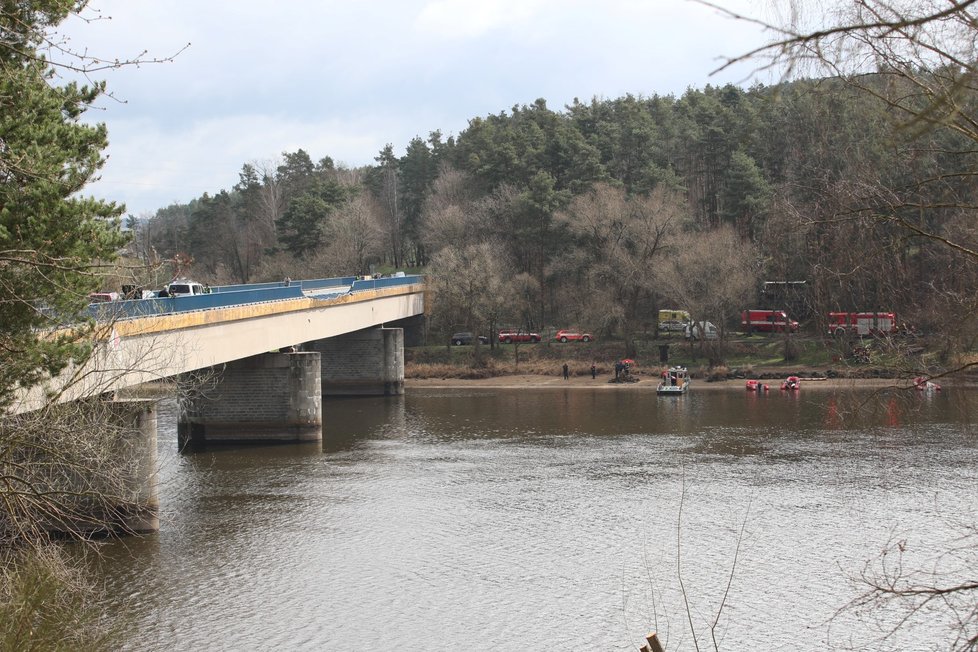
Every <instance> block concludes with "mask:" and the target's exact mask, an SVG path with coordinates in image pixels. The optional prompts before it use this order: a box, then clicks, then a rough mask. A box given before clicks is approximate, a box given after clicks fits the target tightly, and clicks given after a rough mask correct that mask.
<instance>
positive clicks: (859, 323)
mask: <svg viewBox="0 0 978 652" xmlns="http://www.w3.org/2000/svg"><path fill="white" fill-rule="evenodd" d="M896 331H897V320H896V315H895V314H894V313H892V312H830V313H829V335H832V336H835V337H845V336H846V335H859V336H860V337H863V336H866V335H892V334H893V333H896Z"/></svg>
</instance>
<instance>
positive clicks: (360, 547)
mask: <svg viewBox="0 0 978 652" xmlns="http://www.w3.org/2000/svg"><path fill="white" fill-rule="evenodd" d="M407 391H408V393H407V395H406V396H403V397H397V398H387V399H346V400H331V401H327V402H326V403H325V410H324V412H325V415H326V421H327V424H326V427H325V431H324V442H323V444H322V445H318V444H316V445H297V446H268V447H245V448H232V449H220V450H212V451H206V452H201V453H195V454H192V455H180V454H178V453H177V452H176V413H175V410H176V408H175V404H174V402H173V401H172V400H164V401H162V402H161V405H160V411H159V414H160V418H159V441H160V460H161V490H160V499H161V503H162V507H163V517H162V526H161V530H160V532H159V534H158V535H154V536H149V537H145V538H142V539H128V540H124V541H118V542H112V543H109V544H104V545H102V546H101V556H100V560H99V562H98V564H99V568H100V571H99V572H100V573H101V577H102V578H103V579H104V582H105V583H106V585H107V586H108V588H109V589H110V593H111V594H112V595H113V596H114V597H113V598H112V599H113V600H115V603H114V604H113V605H111V607H112V608H113V609H114V610H115V611H116V612H117V613H125V614H127V618H128V620H129V624H128V625H127V633H128V634H127V635H128V639H127V642H126V644H125V647H126V649H133V650H135V649H139V650H205V649H206V650H341V651H347V650H349V651H359V650H363V651H369V650H381V649H392V650H397V651H398V652H407V651H413V650H419V651H420V650H446V651H448V650H460V649H484V650H513V651H523V650H544V649H554V650H632V651H634V650H637V649H638V646H639V645H640V644H641V642H642V639H643V637H644V635H645V634H646V633H648V632H650V631H658V632H659V634H660V637H661V638H662V639H663V641H664V642H665V644H666V649H667V650H668V651H669V652H676V651H679V650H693V649H696V645H695V643H694V636H695V641H696V642H697V643H698V644H699V647H700V649H713V647H714V643H713V640H714V637H715V639H716V642H717V644H718V646H719V648H720V649H726V650H792V651H795V650H825V649H873V650H875V649H881V650H895V649H916V650H922V649H946V648H947V644H946V641H947V640H948V638H947V637H948V622H947V620H946V619H945V618H943V617H942V616H940V615H934V614H925V617H922V618H920V619H919V620H914V621H912V622H911V624H910V625H909V626H908V627H906V628H904V629H903V630H901V631H899V632H898V633H897V634H896V635H895V636H894V637H892V638H889V639H884V638H882V637H883V636H884V635H885V634H886V633H887V632H888V631H889V630H890V628H891V626H892V624H893V622H894V619H895V618H898V617H899V616H901V615H902V610H900V609H896V610H893V611H888V610H878V609H871V610H855V609H842V608H843V607H845V605H846V604H847V603H849V602H850V601H851V600H852V599H853V598H854V597H856V596H857V595H859V593H860V592H862V591H863V590H864V589H865V587H864V586H863V585H861V584H860V583H859V582H858V581H856V580H855V578H857V577H858V576H859V574H860V572H861V571H862V570H863V569H864V567H865V566H866V564H869V565H870V566H869V567H870V568H874V567H878V564H877V563H876V561H877V560H878V558H879V556H880V554H881V552H882V551H883V550H884V548H885V547H886V546H887V545H888V544H891V543H895V542H902V546H903V548H904V553H903V554H904V555H905V556H906V559H905V562H906V564H907V566H908V567H914V566H923V565H925V564H926V563H927V560H929V559H931V557H932V556H933V555H934V554H935V553H936V552H937V551H940V550H942V549H944V548H946V547H948V546H949V541H952V540H953V539H955V538H956V537H958V536H959V535H960V534H961V528H962V527H963V526H966V525H970V524H972V523H973V522H975V521H974V516H975V514H976V513H978V491H976V490H975V489H976V483H975V479H976V477H978V434H976V430H975V428H974V427H972V426H971V425H970V424H971V422H972V416H973V415H974V414H975V408H976V407H978V404H976V399H978V397H976V396H974V395H972V394H969V393H967V392H966V391H965V390H961V391H957V392H955V391H954V390H953V389H952V390H949V391H945V392H942V393H939V394H933V395H919V394H910V395H907V394H902V395H899V396H896V397H891V398H888V397H885V396H876V395H873V394H871V393H870V392H854V391H853V390H849V391H846V392H842V391H841V390H840V391H839V393H836V391H834V390H829V389H824V388H820V387H815V386H814V384H812V385H810V386H808V387H806V388H803V389H802V391H801V392H798V393H782V392H779V391H777V390H776V389H775V390H773V391H771V392H769V393H767V394H760V395H756V394H753V393H748V392H744V391H742V390H739V389H733V388H731V389H724V390H715V389H710V388H706V387H703V386H700V387H697V386H696V385H694V387H693V389H692V390H691V392H690V394H688V395H687V396H684V397H679V398H661V399H660V398H657V397H656V396H655V394H654V391H648V390H644V391H643V389H642V388H621V389H620V391H618V390H617V388H569V389H564V388H556V389H555V388H539V389H523V390H515V389H489V388H484V389H444V390H441V389H430V388H426V389H417V388H408V390H407ZM856 407H859V409H858V410H855V408H856ZM888 559H890V560H892V559H893V556H892V553H891V556H889V557H888ZM840 609H841V611H840ZM690 621H691V623H692V624H690ZM901 646H904V647H901Z"/></svg>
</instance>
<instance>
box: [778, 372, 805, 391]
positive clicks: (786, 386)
mask: <svg viewBox="0 0 978 652" xmlns="http://www.w3.org/2000/svg"><path fill="white" fill-rule="evenodd" d="M781 389H783V390H784V391H786V392H791V391H795V390H799V389H801V378H799V377H798V376H788V377H787V378H786V379H785V380H784V381H783V382H782V383H781Z"/></svg>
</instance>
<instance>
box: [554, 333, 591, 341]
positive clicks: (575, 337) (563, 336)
mask: <svg viewBox="0 0 978 652" xmlns="http://www.w3.org/2000/svg"><path fill="white" fill-rule="evenodd" d="M593 339H594V338H593V337H592V336H591V334H590V333H580V332H578V331H568V330H559V331H557V334H556V335H554V340H555V341H557V342H590V341H591V340H593Z"/></svg>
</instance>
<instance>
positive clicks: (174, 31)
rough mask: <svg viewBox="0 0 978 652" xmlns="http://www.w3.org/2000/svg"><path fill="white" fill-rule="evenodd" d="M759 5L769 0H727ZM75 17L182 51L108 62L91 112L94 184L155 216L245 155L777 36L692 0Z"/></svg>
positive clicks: (264, 155) (323, 1)
mask: <svg viewBox="0 0 978 652" xmlns="http://www.w3.org/2000/svg"><path fill="white" fill-rule="evenodd" d="M716 2H717V4H721V5H723V6H726V7H732V8H739V9H741V10H742V11H744V12H745V13H748V14H751V15H755V16H757V15H759V14H758V12H759V11H760V10H761V6H762V5H763V4H765V3H763V2H760V1H754V2H752V1H751V0H716ZM93 10H97V11H98V12H100V14H101V15H102V16H103V17H106V19H104V20H98V21H94V22H92V21H89V22H82V21H80V20H78V19H75V18H72V19H70V20H69V21H68V22H66V23H65V24H63V25H62V28H63V29H62V31H63V32H65V33H66V34H68V35H69V36H70V39H71V44H72V45H73V46H74V48H75V49H76V50H88V51H89V52H91V53H92V54H95V55H98V56H102V57H107V58H112V59H116V58H118V59H126V58H130V57H135V56H137V55H139V54H140V53H141V52H143V51H144V50H146V51H148V55H147V56H149V57H166V56H167V55H170V54H172V53H174V52H177V51H179V50H180V49H181V48H183V46H184V45H186V44H188V43H189V44H190V45H189V46H188V47H187V48H186V49H185V50H183V51H182V52H181V53H180V54H179V55H178V56H177V57H176V59H175V60H174V61H172V62H169V63H161V64H149V65H142V66H139V67H130V68H125V69H123V70H119V71H108V72H104V73H99V74H98V75H97V78H99V79H104V80H106V82H107V83H108V85H109V90H110V91H111V92H112V93H114V94H115V96H116V97H117V98H118V100H119V101H112V100H107V99H106V100H102V101H101V102H100V103H99V107H100V108H99V110H96V111H92V112H90V115H89V119H92V120H95V121H99V122H105V123H106V124H107V126H108V129H109V138H110V141H111V142H110V146H109V149H108V152H107V153H108V155H109V161H108V163H107V164H106V167H105V169H104V171H103V174H102V179H101V181H99V182H97V183H96V184H93V185H91V186H90V187H89V188H88V191H87V192H88V193H90V194H94V195H96V196H98V197H101V198H105V199H111V200H116V201H121V202H124V203H125V204H126V206H127V212H128V213H129V214H133V215H137V216H139V217H144V216H149V215H151V214H153V213H154V212H155V211H156V209H158V208H161V207H164V206H167V205H170V204H172V203H186V202H188V201H190V200H191V199H193V198H195V197H198V196H200V195H201V194H203V193H204V192H210V193H214V192H218V191H220V190H222V189H230V188H231V186H233V185H234V184H235V183H236V182H237V179H238V172H239V171H240V170H241V166H242V165H243V164H244V163H248V162H254V161H259V162H266V161H275V160H277V159H278V158H279V157H280V156H281V154H282V153H283V152H286V151H288V152H292V151H295V150H297V149H299V148H302V149H305V150H306V151H307V152H309V154H310V156H311V157H312V158H313V160H319V159H320V158H322V157H324V156H330V157H332V158H333V160H334V161H336V162H337V163H345V164H347V165H350V166H355V165H363V164H367V163H372V162H373V158H374V156H376V155H377V153H378V152H379V151H380V149H381V148H382V147H384V145H385V144H386V143H391V144H392V145H393V146H394V151H395V152H396V153H397V154H398V155H401V154H403V153H404V149H405V147H406V146H407V144H408V142H409V141H410V140H411V138H413V137H414V136H422V137H427V135H428V133H429V132H431V131H434V130H436V129H438V130H441V132H442V133H443V134H444V135H445V136H448V135H453V134H458V133H460V132H461V131H462V130H464V129H465V127H466V126H467V124H468V120H470V119H471V118H473V117H476V116H485V115H488V114H493V113H499V112H502V111H507V112H508V111H509V110H510V109H511V108H512V107H513V106H514V105H522V104H529V103H531V102H533V101H534V100H536V99H537V98H543V99H545V100H546V101H547V105H548V106H549V107H550V108H551V109H553V110H558V111H559V110H562V109H563V107H564V106H565V105H566V104H568V103H570V102H572V101H573V99H574V98H575V97H576V98H580V99H581V100H582V101H588V100H590V99H591V98H592V97H598V98H601V99H612V98H616V97H620V96H622V95H624V94H626V93H631V94H633V95H645V96H648V95H653V94H659V95H667V94H673V95H681V94H682V93H683V91H685V90H686V89H687V88H690V87H692V88H702V87H703V86H705V85H706V84H724V83H727V82H733V83H741V84H747V83H749V80H748V79H747V78H746V75H747V72H748V71H747V70H745V69H744V68H740V69H734V70H730V71H726V72H724V73H722V74H719V75H714V76H710V72H711V71H713V70H714V69H715V68H717V66H718V65H719V64H720V62H721V61H722V60H723V57H725V56H731V55H737V54H741V53H743V52H745V51H747V50H749V49H751V48H753V47H756V46H757V45H759V44H760V43H761V42H763V40H764V38H765V36H764V34H763V33H762V32H761V31H760V30H759V29H757V28H755V27H753V26H751V25H749V24H748V23H745V22H740V21H733V20H731V19H729V18H726V17H723V16H721V15H720V14H719V13H718V12H716V11H715V10H713V9H710V8H708V7H704V6H703V5H700V4H696V3H694V2H690V1H687V0H601V2H595V1H594V0H373V1H370V2H365V1H357V0H343V1H342V2H339V1H336V0H279V2H277V3H270V2H257V1H254V0H203V1H201V0H166V1H164V2H160V1H159V0H154V1H150V0H91V3H90V5H89V10H88V11H87V12H86V15H88V16H94V15H96V14H95V13H94V12H93Z"/></svg>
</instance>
